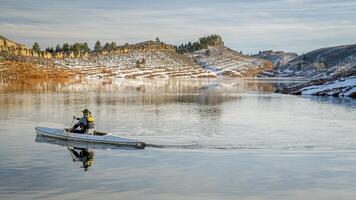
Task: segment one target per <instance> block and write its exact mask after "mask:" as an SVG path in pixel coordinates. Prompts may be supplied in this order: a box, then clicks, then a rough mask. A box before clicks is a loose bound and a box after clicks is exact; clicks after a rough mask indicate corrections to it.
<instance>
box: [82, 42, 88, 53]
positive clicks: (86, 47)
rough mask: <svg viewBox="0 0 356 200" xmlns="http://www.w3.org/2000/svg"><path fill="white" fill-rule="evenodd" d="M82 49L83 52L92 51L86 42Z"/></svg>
mask: <svg viewBox="0 0 356 200" xmlns="http://www.w3.org/2000/svg"><path fill="white" fill-rule="evenodd" d="M82 51H83V52H90V48H89V46H88V43H86V42H84V43H83V45H82Z"/></svg>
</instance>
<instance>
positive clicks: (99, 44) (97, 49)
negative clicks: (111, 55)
mask: <svg viewBox="0 0 356 200" xmlns="http://www.w3.org/2000/svg"><path fill="white" fill-rule="evenodd" d="M101 48H102V47H101V43H100V41H99V40H98V41H96V43H95V46H94V50H95V51H100V50H101Z"/></svg>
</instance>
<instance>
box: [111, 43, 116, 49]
mask: <svg viewBox="0 0 356 200" xmlns="http://www.w3.org/2000/svg"><path fill="white" fill-rule="evenodd" d="M110 45H111V49H112V50H114V49H116V48H117V45H116V42H111V44H110Z"/></svg>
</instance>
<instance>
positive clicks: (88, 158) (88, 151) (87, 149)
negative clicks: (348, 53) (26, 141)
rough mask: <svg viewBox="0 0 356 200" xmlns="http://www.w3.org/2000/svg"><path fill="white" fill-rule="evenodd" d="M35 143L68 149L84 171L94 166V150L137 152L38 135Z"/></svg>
mask: <svg viewBox="0 0 356 200" xmlns="http://www.w3.org/2000/svg"><path fill="white" fill-rule="evenodd" d="M35 142H37V143H46V144H54V145H59V146H62V147H66V148H67V150H68V152H69V154H70V156H71V158H72V161H73V162H78V163H80V168H83V169H84V171H88V169H89V168H90V167H91V166H92V165H93V164H94V156H95V154H94V149H124V150H136V149H135V148H130V147H119V146H115V145H107V144H93V143H88V142H78V141H68V140H61V139H56V138H50V137H46V136H41V135H36V138H35Z"/></svg>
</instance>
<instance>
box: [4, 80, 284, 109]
mask: <svg viewBox="0 0 356 200" xmlns="http://www.w3.org/2000/svg"><path fill="white" fill-rule="evenodd" d="M283 84H291V82H283V83H280V82H278V81H277V82H275V81H263V80H258V79H256V80H236V79H232V80H219V79H162V80H161V79H158V80H149V79H144V80H141V79H133V80H132V79H109V80H78V81H72V82H50V81H49V82H30V83H24V81H21V82H12V83H11V84H3V85H0V94H3V95H5V98H1V99H0V101H1V102H0V103H1V104H2V105H7V104H9V102H11V103H12V104H14V103H16V104H20V106H24V104H31V105H33V103H32V101H35V105H41V104H43V103H45V102H47V101H51V102H52V101H63V103H64V105H65V106H66V105H69V104H73V103H81V104H90V103H95V104H96V105H98V106H100V105H117V104H125V105H128V104H142V105H163V104H171V103H177V102H181V103H195V104H199V105H219V104H222V103H223V102H229V101H234V100H237V99H239V98H240V97H239V94H242V93H246V92H252V93H271V92H273V91H274V90H275V89H276V88H278V87H280V86H281V85H283ZM283 86H284V85H283ZM6 94H22V95H23V94H33V95H34V94H41V97H37V98H35V99H34V98H25V99H23V98H13V97H12V96H11V95H9V96H6ZM50 94H56V95H55V98H53V99H49V98H46V95H47V96H51V95H50ZM6 97H8V98H6ZM51 97H52V96H51ZM25 101H26V102H25Z"/></svg>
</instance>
